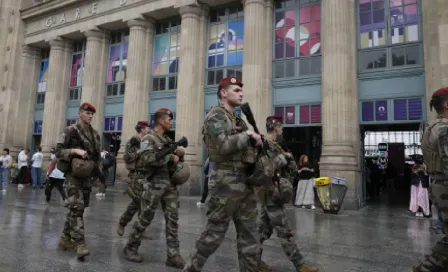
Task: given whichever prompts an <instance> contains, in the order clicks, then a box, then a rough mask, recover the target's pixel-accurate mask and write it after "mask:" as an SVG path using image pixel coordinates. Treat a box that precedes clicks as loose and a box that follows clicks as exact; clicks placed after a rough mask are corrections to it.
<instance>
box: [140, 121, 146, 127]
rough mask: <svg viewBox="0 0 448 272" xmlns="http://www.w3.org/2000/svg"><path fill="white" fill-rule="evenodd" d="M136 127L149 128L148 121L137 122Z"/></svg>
mask: <svg viewBox="0 0 448 272" xmlns="http://www.w3.org/2000/svg"><path fill="white" fill-rule="evenodd" d="M137 125H138V126H142V127H149V122H148V121H138V122H137Z"/></svg>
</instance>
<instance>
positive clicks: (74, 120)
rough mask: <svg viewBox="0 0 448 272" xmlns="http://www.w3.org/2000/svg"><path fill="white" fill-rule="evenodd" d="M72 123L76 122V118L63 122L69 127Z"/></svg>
mask: <svg viewBox="0 0 448 272" xmlns="http://www.w3.org/2000/svg"><path fill="white" fill-rule="evenodd" d="M73 124H76V119H71V120H67V122H66V123H65V126H66V127H69V126H71V125H73Z"/></svg>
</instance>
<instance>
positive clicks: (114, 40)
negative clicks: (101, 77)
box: [107, 32, 129, 83]
mask: <svg viewBox="0 0 448 272" xmlns="http://www.w3.org/2000/svg"><path fill="white" fill-rule="evenodd" d="M128 47H129V36H128V34H127V33H121V32H120V33H115V34H113V35H112V37H111V45H110V50H109V60H108V63H107V70H108V71H107V82H108V83H112V82H121V81H125V80H126V65H127V60H128Z"/></svg>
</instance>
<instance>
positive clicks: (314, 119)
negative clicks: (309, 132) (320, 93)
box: [310, 105, 322, 124]
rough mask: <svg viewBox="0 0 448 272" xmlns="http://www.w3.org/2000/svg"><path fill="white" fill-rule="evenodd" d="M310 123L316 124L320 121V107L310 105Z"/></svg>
mask: <svg viewBox="0 0 448 272" xmlns="http://www.w3.org/2000/svg"><path fill="white" fill-rule="evenodd" d="M310 115H311V118H310V119H311V123H312V124H318V123H320V122H321V120H322V113H321V105H312V106H311V114H310Z"/></svg>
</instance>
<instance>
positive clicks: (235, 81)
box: [219, 77, 244, 88]
mask: <svg viewBox="0 0 448 272" xmlns="http://www.w3.org/2000/svg"><path fill="white" fill-rule="evenodd" d="M224 85H238V86H240V88H242V87H243V85H244V84H243V82H241V80H240V79H239V78H236V77H226V78H223V79H221V80H220V81H219V86H224Z"/></svg>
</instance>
